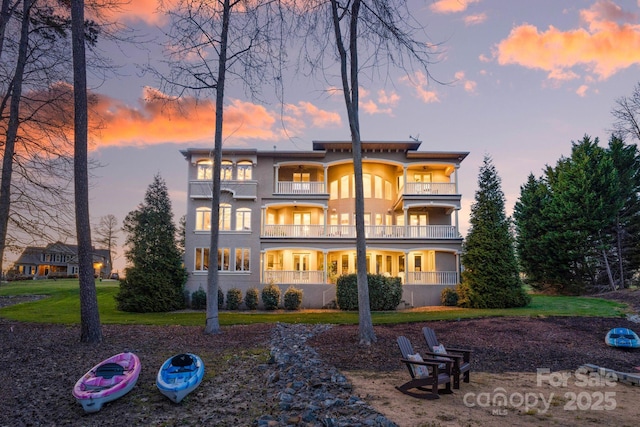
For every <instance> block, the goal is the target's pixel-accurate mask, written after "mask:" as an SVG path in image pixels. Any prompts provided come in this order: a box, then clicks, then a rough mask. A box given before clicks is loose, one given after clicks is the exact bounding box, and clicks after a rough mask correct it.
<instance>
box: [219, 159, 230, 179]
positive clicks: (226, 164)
mask: <svg viewBox="0 0 640 427" xmlns="http://www.w3.org/2000/svg"><path fill="white" fill-rule="evenodd" d="M220 179H221V180H222V181H231V180H232V179H233V163H231V162H230V161H229V160H223V161H222V164H221V169H220Z"/></svg>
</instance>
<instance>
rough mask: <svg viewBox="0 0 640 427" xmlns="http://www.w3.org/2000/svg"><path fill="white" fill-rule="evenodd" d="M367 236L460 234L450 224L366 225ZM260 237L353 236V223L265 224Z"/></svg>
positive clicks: (440, 236)
mask: <svg viewBox="0 0 640 427" xmlns="http://www.w3.org/2000/svg"><path fill="white" fill-rule="evenodd" d="M365 233H366V237H367V238H380V239H382V238H386V239H400V238H407V237H408V238H416V239H457V238H460V234H459V233H458V230H457V229H456V227H454V226H452V225H408V226H401V225H367V226H365ZM262 237H287V238H289V237H291V238H297V237H332V238H355V237H356V227H355V225H326V226H325V225H291V224H278V225H275V224H266V225H264V226H263V229H262Z"/></svg>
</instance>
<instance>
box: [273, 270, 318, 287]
mask: <svg viewBox="0 0 640 427" xmlns="http://www.w3.org/2000/svg"><path fill="white" fill-rule="evenodd" d="M263 277H264V283H270V282H273V283H281V284H282V283H326V281H327V280H326V278H325V274H324V271H322V270H316V271H299V270H267V271H265V272H264V275H263Z"/></svg>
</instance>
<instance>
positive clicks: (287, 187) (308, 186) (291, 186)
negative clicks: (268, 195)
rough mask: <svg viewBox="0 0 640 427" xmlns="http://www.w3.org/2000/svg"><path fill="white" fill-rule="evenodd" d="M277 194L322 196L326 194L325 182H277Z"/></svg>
mask: <svg viewBox="0 0 640 427" xmlns="http://www.w3.org/2000/svg"><path fill="white" fill-rule="evenodd" d="M276 193H277V194H322V193H326V190H325V186H324V182H323V181H314V182H293V181H278V182H276Z"/></svg>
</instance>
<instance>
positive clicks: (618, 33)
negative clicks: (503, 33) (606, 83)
mask: <svg viewBox="0 0 640 427" xmlns="http://www.w3.org/2000/svg"><path fill="white" fill-rule="evenodd" d="M581 17H582V19H583V21H584V22H585V23H586V24H587V26H588V28H576V29H572V30H568V31H561V30H559V29H557V28H555V27H553V26H549V28H548V29H547V30H546V31H540V30H539V29H538V28H537V27H535V26H533V25H529V24H523V25H520V26H517V27H515V28H513V29H512V30H511V33H510V34H509V36H508V37H507V38H506V39H504V40H503V41H501V42H500V43H499V44H497V45H496V49H495V51H494V57H495V58H496V59H497V61H498V63H499V64H500V65H508V64H516V65H520V66H523V67H526V68H533V69H541V70H544V71H546V72H547V73H548V74H547V76H548V78H549V79H555V80H559V81H565V80H571V79H575V78H578V77H580V76H579V74H578V72H579V71H577V70H576V68H582V69H585V70H586V72H587V73H590V74H592V75H594V76H596V77H597V78H598V79H599V80H605V79H607V78H609V77H610V76H612V75H613V74H615V73H617V72H618V71H620V70H622V69H625V68H628V67H630V66H632V65H635V64H640V26H638V25H635V24H631V23H626V22H624V21H626V20H630V19H633V18H634V17H635V15H633V14H629V13H625V12H624V11H622V9H620V8H618V7H617V6H616V5H615V4H613V3H612V2H610V1H608V0H605V1H600V2H597V3H595V4H594V5H593V6H592V7H591V8H590V9H589V10H584V11H581ZM611 19H616V20H617V21H622V22H621V23H618V22H615V21H612V20H611Z"/></svg>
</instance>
